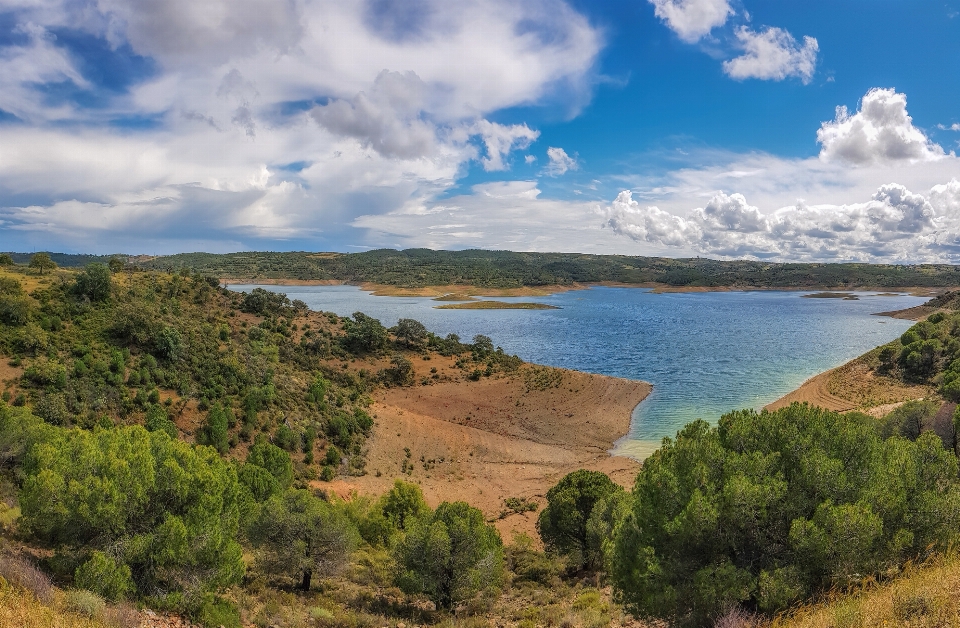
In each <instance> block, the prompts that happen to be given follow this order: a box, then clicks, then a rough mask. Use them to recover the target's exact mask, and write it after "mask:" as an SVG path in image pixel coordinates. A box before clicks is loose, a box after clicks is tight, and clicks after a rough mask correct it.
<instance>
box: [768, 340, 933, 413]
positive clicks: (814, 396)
mask: <svg viewBox="0 0 960 628" xmlns="http://www.w3.org/2000/svg"><path fill="white" fill-rule="evenodd" d="M878 353H879V351H878V350H877V349H874V350H872V351H869V352H867V353H865V354H863V355H862V356H860V357H859V358H856V359H854V360H851V361H850V362H847V363H846V364H844V365H842V366H839V367H837V368H835V369H831V370H829V371H826V372H824V373H820V374H819V375H815V376H814V377H811V378H810V379H808V380H807V381H805V382H804V383H803V384H802V385H801V386H800V388H798V389H796V390H794V391H792V392H790V393H788V394H786V395H784V396H783V397H781V398H780V399H777V400H776V401H774V402H773V403H771V404H768V405H767V406H765V409H766V410H776V409H777V408H783V407H786V406H788V405H790V404H791V403H793V402H795V401H797V402H801V403H803V402H806V403H809V404H811V405H815V406H820V407H822V408H826V409H828V410H835V411H837V412H847V411H849V410H860V411H862V412H867V413H868V414H874V415H876V414H881V415H882V414H885V413H886V412H889V411H890V410H892V409H893V408H895V407H896V406H897V405H899V404H901V403H903V402H905V401H910V400H913V399H923V398H925V397H928V396H930V395H933V394H934V393H935V389H934V388H933V387H931V386H926V385H919V384H918V385H908V384H904V383H903V382H900V381H898V380H895V379H893V378H891V377H886V376H885V375H882V374H878V373H877V372H876V368H877V366H878V365H879V363H880V361H879V359H878V358H877V354H878Z"/></svg>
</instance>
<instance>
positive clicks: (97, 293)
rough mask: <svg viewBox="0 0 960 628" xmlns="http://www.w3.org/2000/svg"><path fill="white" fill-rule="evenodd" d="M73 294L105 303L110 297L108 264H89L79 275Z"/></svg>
mask: <svg viewBox="0 0 960 628" xmlns="http://www.w3.org/2000/svg"><path fill="white" fill-rule="evenodd" d="M73 292H74V294H76V295H77V296H80V297H84V298H87V299H89V300H90V301H93V302H97V301H103V300H105V299H108V298H109V297H110V268H109V267H107V265H106V264H100V263H97V262H94V263H92V264H88V265H87V267H86V268H84V269H83V270H82V271H80V273H79V274H78V275H77V279H76V281H75V282H74V284H73Z"/></svg>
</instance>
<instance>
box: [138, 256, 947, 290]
mask: <svg viewBox="0 0 960 628" xmlns="http://www.w3.org/2000/svg"><path fill="white" fill-rule="evenodd" d="M140 263H141V264H142V265H143V266H144V267H145V268H153V269H158V270H175V269H181V268H188V269H192V270H194V271H200V272H204V273H208V274H211V275H214V276H217V277H224V278H231V279H300V280H314V281H316V280H331V279H333V280H339V281H345V282H351V283H361V282H371V283H375V284H384V285H390V286H402V287H422V286H449V285H458V284H460V285H470V286H478V287H485V288H518V287H531V286H532V287H536V286H553V285H560V286H563V285H570V284H573V283H598V282H618V283H626V284H645V283H658V284H664V285H668V286H687V287H721V286H723V287H752V288H811V289H817V288H843V289H853V288H857V287H863V286H869V287H906V286H957V285H960V271H958V268H957V267H956V266H950V265H948V264H940V265H936V264H925V265H918V266H904V265H899V264H774V263H769V262H755V261H749V260H737V261H719V260H712V259H707V258H692V259H672V258H666V257H639V256H626V255H587V254H581V253H517V252H513V251H482V250H468V251H432V250H429V249H407V250H404V251H395V250H390V249H381V250H376V251H365V252H362V253H349V254H341V253H319V254H315V253H306V252H290V253H267V252H248V253H229V254H223V255H216V254H211V253H184V254H180V255H170V256H165V257H157V258H154V259H151V260H146V261H143V262H140Z"/></svg>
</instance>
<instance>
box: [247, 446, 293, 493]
mask: <svg viewBox="0 0 960 628" xmlns="http://www.w3.org/2000/svg"><path fill="white" fill-rule="evenodd" d="M247 464H254V465H257V466H258V467H262V468H264V469H266V470H267V471H269V472H270V475H272V476H273V477H274V478H276V480H277V483H278V484H279V485H280V487H281V488H283V489H286V488H287V487H288V486H290V484H292V483H293V462H292V461H291V460H290V455H289V454H288V453H287V452H285V451H284V450H282V449H280V448H279V447H277V446H276V445H274V444H272V443H268V442H266V441H260V442H257V443H254V445H253V447H251V448H250V453H248V454H247Z"/></svg>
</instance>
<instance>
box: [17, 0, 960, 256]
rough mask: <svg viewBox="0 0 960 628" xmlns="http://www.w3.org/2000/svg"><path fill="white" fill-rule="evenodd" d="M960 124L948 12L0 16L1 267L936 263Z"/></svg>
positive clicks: (92, 8) (220, 7) (511, 5)
mask: <svg viewBox="0 0 960 628" xmlns="http://www.w3.org/2000/svg"><path fill="white" fill-rule="evenodd" d="M957 103H960V0H946V1H944V0H938V1H929V2H928V1H925V0H919V1H918V0H910V1H908V0H855V1H854V0H848V1H834V2H830V3H828V2H823V1H819V0H814V1H810V0H808V1H805V2H799V1H796V2H794V1H786V0H784V1H776V2H774V1H771V0H633V1H620V0H606V1H604V2H586V1H583V0H568V1H563V0H528V1H526V2H522V3H517V2H513V1H508V0H461V1H459V2H445V1H443V0H365V1H359V0H356V1H348V0H243V1H242V2H237V1H229V0H205V2H202V3H197V2H194V1H192V0H139V1H137V2H134V1H133V0H45V1H44V2H38V1H37V0H0V249H5V250H18V251H24V250H34V249H48V250H62V251H80V252H101V253H104V252H117V251H122V252H129V253H147V254H159V253H172V252H180V251H196V250H207V251H216V252H225V251H236V250H249V249H260V250H265V249H266V250H337V251H358V250H365V249H369V248H376V247H394V248H405V247H414V246H427V247H431V248H448V249H462V248H473V247H479V248H496V249H512V250H532V251H582V252H589V253H626V254H646V255H667V256H674V257H678V256H690V255H703V256H709V257H716V258H740V257H747V258H753V259H769V260H778V261H783V260H797V261H812V260H822V261H848V260H860V261H871V262H879V261H890V262H920V261H929V262H954V261H958V260H957V258H958V257H960V182H958V179H960V161H958V159H957V157H956V155H955V151H956V150H957V149H958V143H960V105H958V104H957ZM954 125H956V126H954Z"/></svg>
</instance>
